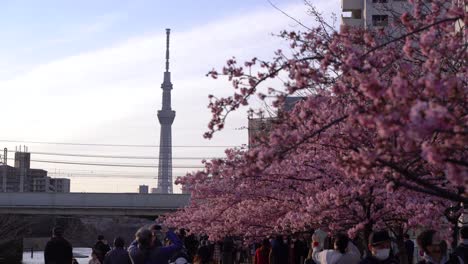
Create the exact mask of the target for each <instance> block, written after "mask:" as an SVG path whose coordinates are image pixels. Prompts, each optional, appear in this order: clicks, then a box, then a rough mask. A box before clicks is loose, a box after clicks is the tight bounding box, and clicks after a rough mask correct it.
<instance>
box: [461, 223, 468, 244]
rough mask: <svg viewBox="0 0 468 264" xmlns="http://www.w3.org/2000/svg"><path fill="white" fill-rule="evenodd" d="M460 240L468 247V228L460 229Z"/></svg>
mask: <svg viewBox="0 0 468 264" xmlns="http://www.w3.org/2000/svg"><path fill="white" fill-rule="evenodd" d="M460 239H461V242H462V243H463V244H465V245H468V226H462V228H460Z"/></svg>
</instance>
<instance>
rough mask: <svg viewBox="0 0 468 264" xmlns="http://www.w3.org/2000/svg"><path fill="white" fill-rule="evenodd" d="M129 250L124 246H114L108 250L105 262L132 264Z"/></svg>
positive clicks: (105, 263)
mask: <svg viewBox="0 0 468 264" xmlns="http://www.w3.org/2000/svg"><path fill="white" fill-rule="evenodd" d="M131 263H132V261H131V260H130V256H129V255H128V252H127V251H126V250H125V249H123V248H114V249H113V250H111V251H109V252H107V254H106V257H105V258H104V264H131Z"/></svg>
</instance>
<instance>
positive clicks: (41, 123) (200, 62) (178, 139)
mask: <svg viewBox="0 0 468 264" xmlns="http://www.w3.org/2000/svg"><path fill="white" fill-rule="evenodd" d="M317 5H318V7H319V9H322V10H327V12H330V10H333V9H336V8H337V6H338V2H337V1H325V0H323V1H318V2H317ZM282 8H283V9H284V10H285V11H286V12H287V13H288V14H290V15H292V16H294V17H296V18H298V19H300V20H301V21H302V22H303V23H305V24H308V25H310V24H312V23H313V19H312V18H311V17H309V16H308V15H307V14H306V8H305V7H304V5H302V4H299V5H289V6H285V7H282ZM115 19H118V16H117V17H114V18H113V17H110V18H108V19H107V20H106V19H104V21H107V22H103V23H102V24H101V25H96V26H94V27H90V28H88V30H89V32H95V31H96V30H102V29H104V28H105V27H107V26H109V24H112V23H113V21H115ZM291 25H294V22H292V21H291V20H290V19H289V18H287V17H285V16H284V15H283V14H281V13H280V12H278V11H277V10H275V9H273V8H268V9H266V10H257V11H255V12H252V13H246V14H244V15H242V16H238V17H230V18H226V19H223V20H220V21H212V22H210V23H207V24H205V25H202V26H198V27H195V28H191V29H180V28H174V29H173V31H172V34H171V72H172V77H173V78H172V81H173V83H174V90H173V92H172V94H173V95H172V98H173V102H172V106H173V108H174V109H175V110H176V111H177V116H176V119H175V123H174V136H173V144H174V145H198V144H224V145H238V144H242V143H245V142H246V141H247V138H246V131H245V130H244V131H243V130H236V128H239V127H241V126H244V125H245V123H246V118H245V111H240V112H238V113H235V114H234V115H233V116H232V118H231V119H230V120H229V123H228V127H227V129H226V132H223V133H220V134H219V135H217V136H216V137H215V139H214V140H213V141H211V142H206V140H204V139H202V137H201V134H202V132H203V131H204V129H205V128H206V124H207V122H208V120H209V118H210V113H209V111H208V110H207V109H206V105H207V102H208V101H207V95H208V94H210V93H214V94H217V95H220V96H224V95H228V94H231V93H232V89H230V84H229V83H228V82H226V81H223V80H211V79H209V78H207V77H205V74H206V72H207V71H209V70H210V69H212V68H213V67H215V68H219V67H221V66H222V65H223V64H224V62H225V61H226V59H228V58H230V57H231V56H233V55H235V56H237V57H238V58H239V59H240V60H243V59H249V58H251V57H254V56H258V57H263V58H266V59H268V58H270V57H272V55H273V51H274V50H276V49H277V48H278V47H284V46H285V42H283V41H282V40H280V39H279V38H277V37H274V36H272V35H271V33H277V32H279V31H280V30H282V29H285V28H289V29H294V28H291ZM85 31H86V30H85ZM164 55H165V32H164V28H161V30H160V32H158V33H155V34H146V35H142V36H139V37H134V38H130V39H128V40H126V41H124V42H118V43H115V44H114V45H112V46H109V47H106V48H103V49H98V50H94V51H90V52H86V53H80V54H76V55H71V56H68V57H64V58H62V59H58V60H55V61H51V62H49V63H45V64H42V65H39V66H37V67H35V68H33V69H31V70H29V71H28V72H26V73H24V74H21V75H18V76H16V77H15V78H13V79H10V80H0V87H2V94H1V96H2V97H1V98H0V102H1V104H2V107H6V108H8V109H10V110H11V112H10V113H11V114H8V115H7V116H5V117H4V118H3V119H4V120H3V121H4V122H3V124H8V126H3V125H2V127H3V129H2V136H3V137H5V138H18V139H24V140H50V141H76V142H106V141H107V142H112V143H148V144H156V143H157V142H159V124H158V123H157V118H156V111H157V109H159V108H160V107H161V89H160V83H161V82H162V77H163V70H164ZM90 151H91V150H90ZM203 151H205V150H203ZM88 152H89V151H88ZM184 154H188V155H196V154H200V150H184V151H182V152H181V151H180V150H175V154H174V155H184ZM204 154H206V155H207V156H209V155H221V154H222V151H221V150H216V151H215V150H206V151H205V152H204ZM200 155H203V154H200ZM41 165H42V164H41ZM134 189H135V186H132V187H131V190H134Z"/></svg>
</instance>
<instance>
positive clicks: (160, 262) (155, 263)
mask: <svg viewBox="0 0 468 264" xmlns="http://www.w3.org/2000/svg"><path fill="white" fill-rule="evenodd" d="M166 236H167V238H168V239H169V240H170V241H171V242H172V245H170V246H166V247H158V246H155V247H152V248H150V249H148V250H146V251H143V250H141V249H140V248H138V242H137V241H133V242H132V244H130V246H129V247H128V253H129V255H130V259H131V260H132V263H133V264H148V263H151V264H167V262H168V261H169V259H170V258H171V256H173V255H174V254H175V253H176V252H177V251H178V250H180V249H181V248H182V241H180V239H179V238H178V237H177V235H176V234H175V233H174V232H172V231H168V232H167V235H166Z"/></svg>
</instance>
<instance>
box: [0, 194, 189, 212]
mask: <svg viewBox="0 0 468 264" xmlns="http://www.w3.org/2000/svg"><path fill="white" fill-rule="evenodd" d="M189 200H190V195H188V194H138V193H39V192H31V193H20V192H17V193H0V214H15V215H60V216H68V215H70V216H141V217H145V216H149V217H151V216H155V215H161V214H164V213H168V212H171V211H175V210H176V209H178V208H182V207H184V206H185V205H187V204H188V203H189Z"/></svg>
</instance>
